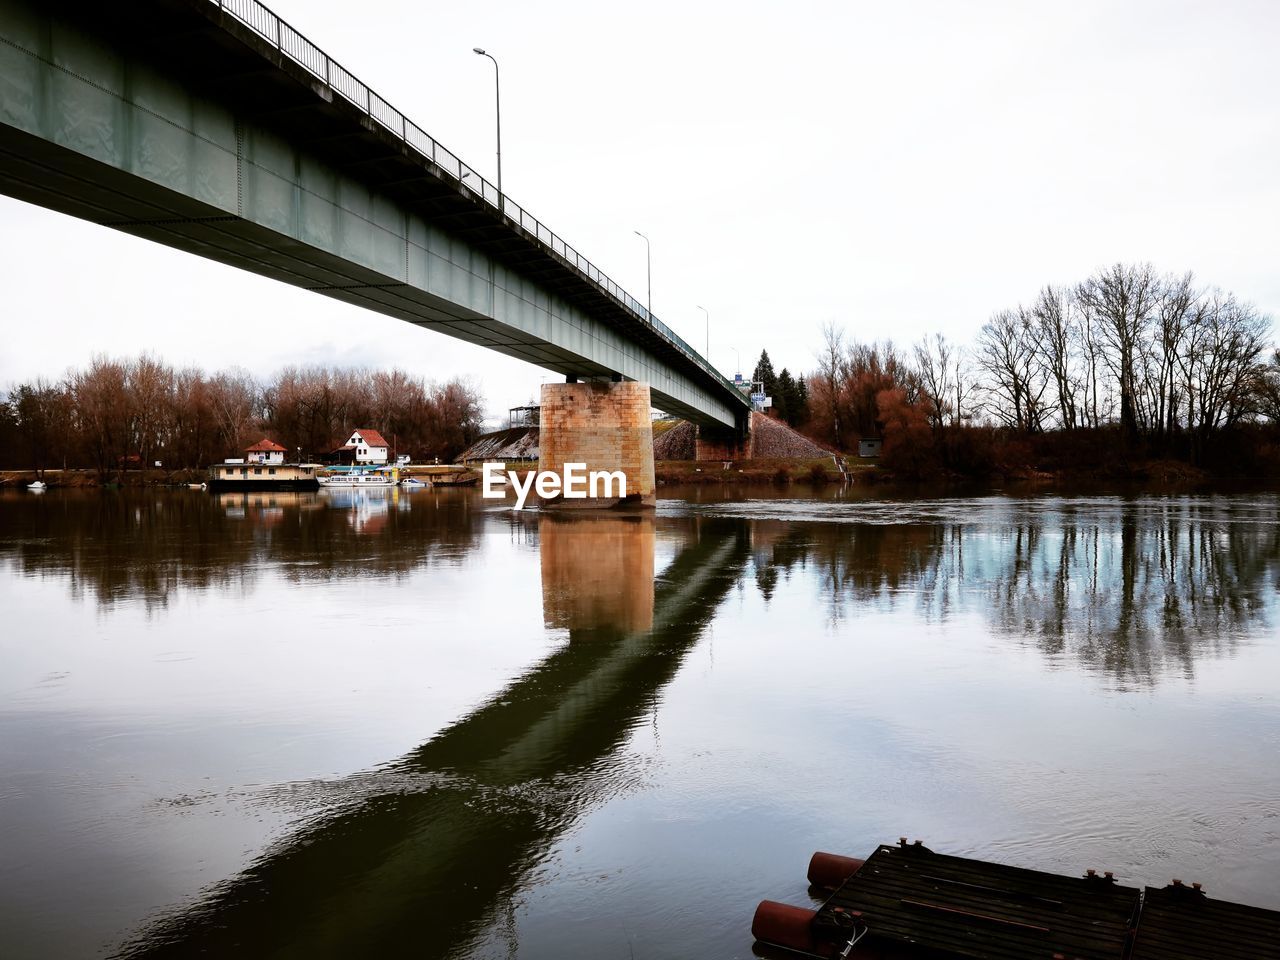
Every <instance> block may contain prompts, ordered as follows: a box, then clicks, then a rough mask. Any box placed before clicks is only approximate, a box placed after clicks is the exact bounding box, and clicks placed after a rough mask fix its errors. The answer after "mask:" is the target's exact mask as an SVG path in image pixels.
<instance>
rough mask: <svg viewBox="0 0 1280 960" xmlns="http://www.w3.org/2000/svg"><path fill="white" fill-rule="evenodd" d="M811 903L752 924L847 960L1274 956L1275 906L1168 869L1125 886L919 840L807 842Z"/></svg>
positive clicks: (1278, 918)
mask: <svg viewBox="0 0 1280 960" xmlns="http://www.w3.org/2000/svg"><path fill="white" fill-rule="evenodd" d="M809 880H810V883H811V884H813V886H814V887H815V888H817V890H819V891H822V892H823V893H829V896H828V897H827V899H826V901H825V902H823V904H822V905H821V906H820V907H819V908H818V909H816V910H812V909H805V908H802V907H793V906H789V905H787V904H781V903H775V902H773V901H768V900H766V901H764V902H763V903H761V904H760V906H759V907H758V908H757V909H756V916H755V920H754V921H753V923H752V927H751V930H752V934H753V935H754V936H755V937H756V939H757V941H758V942H759V943H761V944H765V945H768V946H774V947H781V948H783V949H785V950H787V951H791V952H792V953H793V955H794V953H801V954H805V955H809V956H815V957H823V958H832V957H846V958H856V960H898V958H901V960H908V958H910V960H916V958H920V960H926V958H927V960H951V958H955V960H960V958H964V960H980V958H981V960H1036V958H1043V960H1191V958H1195V960H1209V958H1221V960H1264V958H1265V960H1278V958H1280V912H1278V911H1275V910H1263V909H1260V908H1257V907H1248V906H1243V905H1241V904H1236V903H1228V902H1226V901H1221V900H1213V899H1210V898H1209V897H1208V896H1206V895H1205V893H1204V891H1202V890H1201V889H1200V886H1199V884H1193V885H1191V886H1186V885H1184V884H1182V883H1181V881H1178V880H1175V881H1174V882H1173V883H1172V884H1170V885H1169V886H1167V887H1164V888H1161V889H1157V888H1154V887H1146V888H1145V889H1139V888H1137V887H1126V886H1122V885H1120V884H1118V883H1116V882H1115V880H1114V878H1113V877H1112V876H1111V874H1110V873H1109V872H1108V873H1104V874H1098V873H1096V872H1095V871H1093V870H1090V871H1088V872H1087V873H1086V874H1085V875H1084V876H1083V877H1064V876H1061V875H1059V874H1054V873H1044V872H1042V871H1039V870H1026V869H1023V868H1020V867H1010V866H1006V865H1004V864H998V863H988V862H986V861H983V860H970V859H967V858H964V857H952V856H947V855H944V854H939V853H934V852H933V851H932V850H930V849H929V848H928V847H926V846H924V845H923V844H921V843H920V842H919V841H916V842H915V843H910V844H909V843H907V842H906V840H905V839H904V840H900V841H899V842H898V845H897V846H889V845H884V846H880V847H878V848H877V849H876V851H875V852H874V853H873V854H872V855H871V856H870V857H869V858H867V860H866V861H865V862H864V861H860V860H856V859H853V858H849V857H840V856H835V855H833V854H825V853H816V854H814V856H813V860H812V861H811V862H810V865H809Z"/></svg>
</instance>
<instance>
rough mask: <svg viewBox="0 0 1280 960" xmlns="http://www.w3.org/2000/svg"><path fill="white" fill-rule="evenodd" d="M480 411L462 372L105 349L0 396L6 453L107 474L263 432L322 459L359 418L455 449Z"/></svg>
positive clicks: (12, 462) (235, 452)
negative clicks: (229, 361)
mask: <svg viewBox="0 0 1280 960" xmlns="http://www.w3.org/2000/svg"><path fill="white" fill-rule="evenodd" d="M482 419H483V401H482V398H481V396H480V394H479V393H478V391H477V390H476V388H475V387H474V386H473V385H472V384H471V383H469V382H468V381H466V380H464V379H460V378H454V379H451V380H448V381H446V382H444V383H433V382H429V381H427V380H424V379H422V378H416V377H413V376H411V375H409V374H407V373H405V372H404V371H402V370H395V369H393V370H375V371H369V370H363V369H341V368H329V367H307V368H299V367H285V368H284V369H282V370H280V371H279V372H277V373H276V374H275V375H274V376H273V377H271V378H270V379H269V380H266V381H262V382H260V381H258V380H257V379H255V378H254V377H253V376H252V375H251V374H249V373H247V372H245V371H243V370H230V371H221V372H218V373H214V374H208V373H206V372H204V371H202V370H199V369H196V368H190V367H189V368H184V369H175V368H174V367H172V366H170V365H168V364H166V363H164V362H163V361H161V360H158V359H156V358H154V357H151V356H149V355H146V354H144V355H142V356H139V357H134V358H132V359H117V358H111V357H106V356H98V357H95V358H94V359H93V360H92V361H91V362H90V364H89V365H88V366H87V367H85V368H83V369H79V370H72V371H70V372H68V373H67V375H66V376H65V377H63V379H62V380H60V381H59V382H56V383H52V382H49V381H45V380H36V381H32V382H30V383H23V384H20V385H19V386H17V387H15V388H14V389H12V390H11V391H10V392H9V394H8V395H7V397H4V398H3V399H2V400H0V460H2V461H3V462H4V465H5V466H7V467H10V468H34V469H36V470H37V471H43V470H45V469H49V468H64V467H70V468H91V469H94V470H96V471H97V472H98V473H99V475H100V476H102V477H106V476H108V475H110V474H114V473H117V472H119V471H121V470H123V469H129V468H136V467H140V466H150V465H152V464H154V463H155V462H156V461H160V462H161V463H162V464H163V466H164V467H165V468H167V469H198V468H202V467H204V466H206V465H207V464H209V463H211V462H216V461H219V460H222V459H223V458H225V457H228V456H232V457H235V456H241V455H242V451H243V450H244V448H245V447H246V446H248V445H249V444H251V443H253V442H255V441H257V440H260V439H262V438H263V437H269V438H270V439H272V440H275V441H276V442H277V443H280V444H281V445H283V446H284V447H285V449H286V450H288V451H289V458H290V459H293V458H295V457H301V458H303V459H305V460H311V459H323V458H324V457H325V456H326V455H327V454H328V453H329V452H330V451H332V450H333V449H334V447H335V446H337V445H338V444H340V443H342V442H344V441H345V440H346V439H347V437H348V436H349V435H350V433H351V431H352V430H354V429H360V428H364V429H374V430H378V431H379V432H380V433H382V434H383V435H384V436H385V437H386V438H387V440H388V441H390V442H391V443H392V445H393V446H394V447H395V449H396V450H397V451H398V452H399V453H407V454H409V455H411V456H412V457H413V458H414V459H415V460H427V459H431V458H435V457H439V458H441V459H442V460H448V459H450V458H452V457H453V456H454V455H455V454H457V453H458V452H460V451H461V450H463V449H464V448H465V447H466V446H468V445H469V444H470V443H471V442H472V441H473V440H474V439H475V438H476V437H477V436H479V435H480V432H481V424H482Z"/></svg>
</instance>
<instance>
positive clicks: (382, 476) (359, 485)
mask: <svg viewBox="0 0 1280 960" xmlns="http://www.w3.org/2000/svg"><path fill="white" fill-rule="evenodd" d="M396 479H397V478H396V476H395V472H394V471H392V472H390V473H386V472H383V471H380V470H343V471H341V472H331V473H326V474H322V475H320V476H318V477H316V481H317V482H318V483H319V484H320V486H322V487H342V488H348V489H349V488H356V489H365V488H374V487H394V486H395V485H396Z"/></svg>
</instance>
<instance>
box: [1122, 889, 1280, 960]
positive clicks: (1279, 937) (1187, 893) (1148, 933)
mask: <svg viewBox="0 0 1280 960" xmlns="http://www.w3.org/2000/svg"><path fill="white" fill-rule="evenodd" d="M1277 957H1280V913H1278V912H1276V911H1275V910H1263V909H1261V908H1259V907H1247V906H1245V905H1243V904H1240V903H1230V902H1228V901H1226V900H1214V899H1212V898H1210V897H1206V896H1205V895H1204V894H1203V893H1201V892H1199V891H1198V890H1193V889H1192V888H1190V887H1186V886H1178V887H1175V886H1168V887H1164V888H1163V889H1160V890H1157V889H1155V888H1154V887H1147V888H1146V890H1144V891H1143V893H1142V914H1141V916H1140V917H1139V919H1138V927H1137V935H1136V936H1135V938H1134V943H1133V952H1132V953H1130V954H1129V958H1128V960H1192V958H1194V960H1208V958H1221V960H1276V958H1277Z"/></svg>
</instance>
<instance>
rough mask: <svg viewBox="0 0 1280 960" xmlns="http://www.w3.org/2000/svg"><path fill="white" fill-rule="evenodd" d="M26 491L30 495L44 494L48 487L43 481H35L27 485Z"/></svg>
mask: <svg viewBox="0 0 1280 960" xmlns="http://www.w3.org/2000/svg"><path fill="white" fill-rule="evenodd" d="M27 489H28V490H30V491H31V492H32V493H44V492H45V491H46V490H48V489H49V485H48V484H47V483H45V482H44V481H43V480H37V481H36V482H35V483H28V484H27Z"/></svg>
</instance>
